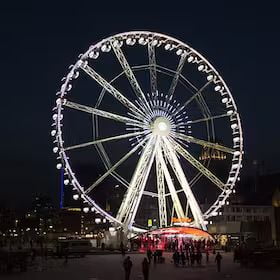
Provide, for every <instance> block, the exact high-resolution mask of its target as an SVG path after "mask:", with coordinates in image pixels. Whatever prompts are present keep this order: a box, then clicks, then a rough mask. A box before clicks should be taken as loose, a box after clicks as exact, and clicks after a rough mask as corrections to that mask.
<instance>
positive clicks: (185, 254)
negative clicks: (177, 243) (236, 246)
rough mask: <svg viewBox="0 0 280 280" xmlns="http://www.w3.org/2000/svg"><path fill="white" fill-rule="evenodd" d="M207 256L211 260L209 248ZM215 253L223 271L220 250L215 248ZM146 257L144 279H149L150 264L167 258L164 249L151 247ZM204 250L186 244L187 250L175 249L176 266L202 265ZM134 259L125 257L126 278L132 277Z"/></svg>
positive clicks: (173, 256) (143, 267)
mask: <svg viewBox="0 0 280 280" xmlns="http://www.w3.org/2000/svg"><path fill="white" fill-rule="evenodd" d="M204 253H205V258H206V263H208V262H209V250H205V251H204ZM212 253H213V255H214V256H215V263H216V265H217V271H218V272H220V271H221V262H222V255H221V254H220V252H217V253H216V252H215V250H213V251H212ZM146 255H147V256H146V257H144V259H143V261H142V273H143V277H144V280H148V279H149V270H150V265H151V263H152V262H153V263H154V264H156V263H164V262H165V258H164V257H163V251H162V250H154V251H152V250H151V249H148V250H147V252H146ZM202 258H203V256H202V252H201V250H198V249H197V248H195V247H191V246H190V247H188V246H186V248H185V250H181V251H178V250H175V252H174V253H173V255H172V261H173V263H174V265H175V267H179V266H181V267H188V266H190V267H192V266H194V265H198V266H200V265H202ZM132 266H133V264H132V261H131V258H130V256H127V257H126V258H125V259H124V262H123V268H124V271H125V280H129V279H130V274H131V269H132Z"/></svg>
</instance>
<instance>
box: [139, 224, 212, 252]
mask: <svg viewBox="0 0 280 280" xmlns="http://www.w3.org/2000/svg"><path fill="white" fill-rule="evenodd" d="M136 238H138V239H139V241H140V242H139V243H140V246H139V251H146V250H147V249H151V250H153V251H154V250H164V251H166V250H174V249H179V248H180V247H183V244H187V243H196V242H202V243H203V244H205V247H206V246H207V247H208V248H209V247H211V246H212V244H213V242H214V238H213V236H212V235H211V234H209V233H208V232H207V231H204V230H202V229H199V228H194V227H186V226H184V227H167V228H161V229H154V230H151V231H148V232H147V233H144V234H141V235H140V236H138V237H136ZM175 241H176V242H175ZM172 244H176V246H177V247H175V248H172ZM205 247H204V248H205ZM204 248H203V249H204Z"/></svg>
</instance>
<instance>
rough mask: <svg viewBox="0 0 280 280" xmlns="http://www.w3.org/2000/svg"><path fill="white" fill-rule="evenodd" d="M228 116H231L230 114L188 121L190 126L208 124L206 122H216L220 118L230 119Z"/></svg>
mask: <svg viewBox="0 0 280 280" xmlns="http://www.w3.org/2000/svg"><path fill="white" fill-rule="evenodd" d="M228 116H229V115H228V114H221V115H216V116H211V117H206V118H202V119H197V120H190V121H188V124H194V123H200V122H206V121H211V120H215V119H220V118H224V117H228Z"/></svg>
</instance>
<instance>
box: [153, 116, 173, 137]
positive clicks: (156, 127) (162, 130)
mask: <svg viewBox="0 0 280 280" xmlns="http://www.w3.org/2000/svg"><path fill="white" fill-rule="evenodd" d="M170 130H171V124H170V121H169V120H168V119H167V118H165V117H158V118H156V119H155V121H154V122H153V124H152V131H153V134H155V135H160V136H167V135H168V134H169V133H170Z"/></svg>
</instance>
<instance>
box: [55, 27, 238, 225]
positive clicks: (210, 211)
mask: <svg viewBox="0 0 280 280" xmlns="http://www.w3.org/2000/svg"><path fill="white" fill-rule="evenodd" d="M135 34H145V35H148V36H149V35H153V36H159V37H160V36H162V37H164V38H167V39H170V40H172V41H175V42H178V43H179V44H181V45H183V46H186V47H187V48H188V49H190V50H191V52H192V53H194V54H196V55H197V56H198V57H199V58H202V59H203V61H204V62H206V64H207V65H209V66H210V68H211V71H212V72H213V73H214V74H215V75H216V76H217V77H218V81H219V82H221V83H222V84H223V86H224V87H225V90H226V92H227V94H228V95H229V96H230V99H231V102H232V105H233V108H234V111H235V116H236V121H237V123H238V128H239V131H240V138H241V141H240V144H239V151H241V155H239V156H238V167H237V169H236V172H235V177H234V179H233V181H234V183H235V181H236V180H237V176H238V174H239V171H240V167H241V161H242V153H243V141H242V127H241V121H240V117H239V114H238V111H237V107H236V104H235V101H234V99H233V97H232V94H231V92H230V90H229V88H228V87H227V85H226V83H225V82H224V80H223V78H222V77H221V76H220V75H219V73H218V72H217V70H216V69H215V68H214V67H213V66H212V65H211V64H210V63H209V61H208V60H207V59H206V58H204V57H203V56H202V55H201V54H200V53H198V52H197V51H196V50H194V49H193V48H191V47H190V46H189V45H188V44H186V43H184V42H182V41H180V40H177V39H175V38H173V37H171V36H167V35H164V34H161V33H154V32H147V31H131V32H124V33H119V34H116V35H113V36H110V37H108V38H106V39H104V40H102V41H100V42H98V43H97V44H95V45H93V47H92V46H91V47H90V48H89V49H88V51H87V52H85V53H84V54H83V55H82V56H81V57H80V59H83V57H85V56H87V55H88V53H89V52H90V51H91V50H92V49H93V48H95V47H100V46H101V45H102V44H104V42H108V41H110V40H112V39H114V38H117V37H120V36H130V35H135ZM78 62H79V61H78ZM78 62H77V63H78ZM77 63H76V64H75V65H74V66H73V67H72V69H71V71H70V72H69V74H68V75H67V77H66V79H65V82H64V83H63V85H64V88H63V87H62V88H61V91H60V97H63V96H64V93H65V91H66V85H67V84H68V83H69V82H70V80H71V77H70V76H71V72H72V71H73V69H77ZM72 74H73V72H72ZM61 108H62V104H58V105H57V115H58V119H57V126H56V127H57V131H58V135H57V137H58V139H59V142H60V151H59V154H60V156H61V159H62V162H63V163H64V165H65V166H66V167H67V168H66V169H67V171H68V172H69V174H70V175H71V177H72V178H73V179H72V180H73V182H71V183H72V184H73V185H74V186H75V187H76V188H77V190H78V191H79V192H80V193H81V194H84V189H83V187H82V186H81V185H80V184H79V182H78V180H77V178H76V176H75V174H74V172H73V171H72V168H71V166H70V164H69V161H68V157H67V155H66V153H65V151H64V148H63V139H62V130H61V120H60V117H59V116H60V115H61V114H62V113H61ZM69 174H68V175H69ZM232 189H233V186H232V185H231V186H230V188H229V189H227V190H224V191H223V192H222V193H221V194H220V195H219V197H218V198H217V200H216V201H215V202H214V204H213V205H212V206H211V207H210V208H209V209H208V210H207V211H206V212H205V213H204V214H203V217H204V218H205V219H208V218H209V217H210V216H215V215H213V213H215V212H216V211H217V209H219V208H220V207H221V205H224V203H225V201H226V199H227V198H228V196H229V195H230V193H231V192H229V191H230V190H232ZM83 199H84V201H86V202H89V204H91V205H92V206H94V207H95V209H97V210H98V212H100V213H101V214H102V215H104V216H106V218H108V219H109V220H110V221H112V222H114V223H118V224H122V223H120V221H118V220H117V219H116V218H115V217H113V216H111V215H110V214H108V213H107V212H106V211H104V210H103V209H102V208H101V207H99V206H98V204H97V203H96V202H95V201H93V200H92V199H91V198H90V197H88V196H87V195H86V196H84V198H83Z"/></svg>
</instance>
